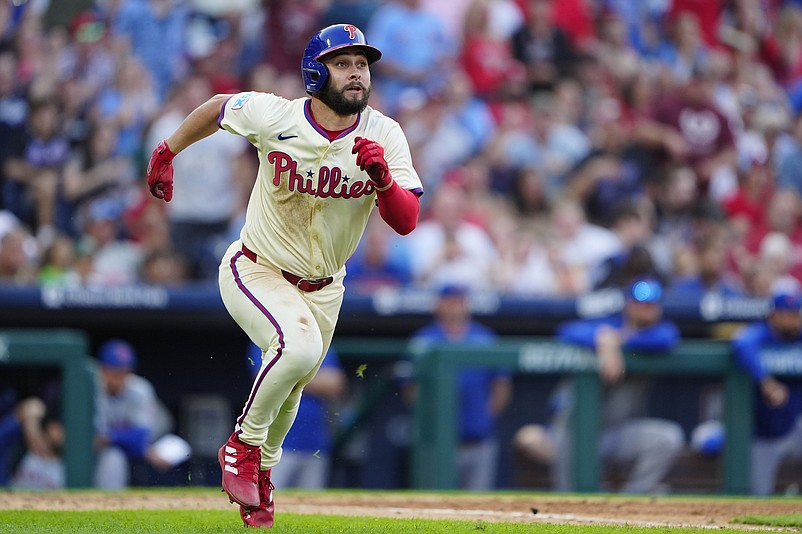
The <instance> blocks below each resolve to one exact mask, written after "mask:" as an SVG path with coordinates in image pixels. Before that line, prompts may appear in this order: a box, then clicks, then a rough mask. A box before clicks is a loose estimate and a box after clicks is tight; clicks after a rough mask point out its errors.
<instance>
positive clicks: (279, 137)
mask: <svg viewBox="0 0 802 534" xmlns="http://www.w3.org/2000/svg"><path fill="white" fill-rule="evenodd" d="M293 137H298V136H297V135H284V134H278V140H279V141H286V140H287V139H292V138H293Z"/></svg>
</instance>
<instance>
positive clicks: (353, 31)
mask: <svg viewBox="0 0 802 534" xmlns="http://www.w3.org/2000/svg"><path fill="white" fill-rule="evenodd" d="M343 30H345V31H347V32H348V34H349V35H350V36H351V37H350V38H351V40H352V41H353V40H354V39H355V38H356V32H358V31H359V28H357V27H356V26H354V25H353V24H346V25H345V26H343Z"/></svg>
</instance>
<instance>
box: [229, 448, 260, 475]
mask: <svg viewBox="0 0 802 534" xmlns="http://www.w3.org/2000/svg"><path fill="white" fill-rule="evenodd" d="M237 449H238V450H237V454H236V456H234V467H236V468H237V469H238V470H240V471H239V472H240V473H243V474H246V475H251V478H253V481H254V482H257V481H258V478H259V462H260V460H261V455H260V453H259V449H258V448H257V449H252V448H250V447H244V446H241V447H237ZM242 468H244V469H242Z"/></svg>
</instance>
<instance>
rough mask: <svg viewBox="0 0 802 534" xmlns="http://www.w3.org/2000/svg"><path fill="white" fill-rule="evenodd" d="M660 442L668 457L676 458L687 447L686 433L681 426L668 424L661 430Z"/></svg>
mask: <svg viewBox="0 0 802 534" xmlns="http://www.w3.org/2000/svg"><path fill="white" fill-rule="evenodd" d="M658 442H659V443H660V446H661V448H662V450H663V451H664V453H665V454H666V456H676V455H678V454H679V453H680V452H681V451H682V448H683V447H684V446H685V433H684V432H683V430H682V427H681V426H680V425H678V424H676V423H673V422H666V425H665V426H664V427H663V428H662V429H661V437H660V439H659V440H658Z"/></svg>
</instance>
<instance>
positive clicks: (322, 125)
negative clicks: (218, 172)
mask: <svg viewBox="0 0 802 534" xmlns="http://www.w3.org/2000/svg"><path fill="white" fill-rule="evenodd" d="M379 58H381V52H380V51H379V50H378V49H376V48H374V47H372V46H370V45H369V44H368V43H367V41H366V40H365V36H364V34H363V33H362V31H360V30H359V29H358V28H357V27H356V26H353V25H351V24H338V25H334V26H329V27H327V28H324V29H322V30H320V31H319V32H317V33H316V34H315V35H314V36H312V38H311V39H310V41H309V43H308V45H307V47H306V50H305V51H304V55H303V58H302V60H301V76H302V77H303V82H304V85H305V87H306V91H307V93H308V94H309V95H310V98H306V97H304V98H299V99H296V100H286V99H284V98H281V97H278V96H276V95H273V94H267V93H256V92H244V93H239V94H233V95H216V96H214V97H212V98H211V99H209V100H208V101H207V102H205V103H204V104H201V105H200V106H199V107H198V108H196V109H195V110H194V111H193V112H192V113H191V114H190V115H189V116H188V117H187V118H186V119H185V120H184V122H183V123H182V124H181V125H180V126H179V127H178V128H177V129H176V130H175V132H173V133H172V135H170V136H169V137H168V138H167V139H165V140H164V141H162V142H161V143H159V145H158V147H156V149H155V150H154V151H153V154H152V156H151V159H150V164H149V165H148V170H147V179H148V186H149V188H150V192H151V193H152V194H153V195H154V196H155V197H156V198H160V199H164V200H165V201H167V202H169V201H170V199H171V198H172V193H173V168H172V164H171V162H172V160H173V158H174V157H175V156H176V155H177V154H179V153H180V152H181V151H182V150H184V149H185V148H186V147H188V146H189V145H191V144H192V143H195V142H197V141H199V140H200V139H203V138H205V137H207V136H209V135H211V134H213V133H214V132H215V131H217V129H218V128H222V129H225V130H228V131H229V132H231V133H234V134H237V135H241V136H244V137H246V138H247V139H248V140H249V141H250V142H251V143H252V144H253V145H254V146H255V147H256V148H257V150H258V152H259V174H258V176H257V179H256V183H255V185H254V188H253V191H252V192H251V196H250V200H249V202H248V207H247V211H246V217H245V224H244V226H243V228H242V231H241V233H240V238H239V239H238V240H236V241H235V242H234V243H232V244H231V246H230V247H229V249H228V251H227V252H226V254H225V255H224V257H223V259H222V261H221V264H220V275H219V283H220V294H221V296H222V299H223V302H224V304H225V306H226V308H227V309H228V311H229V313H230V314H231V316H232V317H233V318H234V320H235V321H236V322H237V323H238V324H239V325H240V327H241V328H242V329H243V330H244V331H245V332H246V333H247V334H248V336H249V337H250V338H251V339H252V340H253V341H254V343H256V344H257V345H258V346H259V347H260V348H261V349H262V351H263V358H262V367H261V369H260V370H259V373H258V374H257V375H256V378H255V380H254V383H253V385H252V387H251V391H250V394H249V395H248V399H247V401H246V402H245V406H244V408H243V410H242V415H240V416H239V418H238V419H237V420H236V424H235V425H234V432H233V433H232V434H231V437H230V438H229V439H228V441H227V442H226V443H225V445H223V446H222V447H221V448H220V452H219V454H218V459H219V462H220V467H221V469H222V485H223V489H224V490H225V492H226V493H227V494H228V496H229V498H230V500H231V501H232V502H236V503H238V504H239V505H240V515H241V517H242V520H243V521H244V523H245V525H246V526H255V527H271V526H272V525H273V518H274V505H273V497H272V490H273V485H272V484H271V483H270V468H271V467H273V466H274V465H276V464H277V463H278V462H279V460H280V459H281V445H282V442H283V441H284V436H285V435H286V434H287V431H288V430H289V429H290V427H291V426H292V423H293V421H294V419H295V414H296V411H297V409H298V404H299V402H300V400H301V392H302V391H303V387H304V385H305V384H307V383H308V382H309V381H310V380H311V379H312V377H313V376H314V375H315V373H316V372H317V370H318V367H319V366H320V363H321V361H322V360H323V356H324V355H325V354H326V351H327V350H328V347H329V344H330V343H331V339H332V335H333V332H334V327H335V325H336V323H337V317H338V315H339V311H340V304H341V303H342V299H343V292H344V286H343V278H344V277H345V262H346V260H347V259H348V258H349V257H350V256H351V254H352V253H353V252H354V250H355V249H356V247H357V244H358V243H359V240H360V239H361V237H362V233H363V231H364V229H365V225H366V223H367V220H368V216H369V215H370V212H371V210H372V209H373V207H374V206H375V205H378V208H379V214H380V215H381V217H382V218H383V219H384V221H386V222H387V224H389V225H390V226H391V227H392V228H393V229H394V230H395V231H396V232H398V233H399V234H402V235H404V234H407V233H409V232H411V231H412V230H413V229H414V228H415V226H416V225H417V221H418V215H419V211H420V206H419V202H418V197H419V196H420V195H421V194H422V192H423V188H422V185H421V181H420V178H419V177H418V175H417V173H416V171H415V169H414V168H413V167H412V158H411V156H410V151H409V146H408V143H407V141H406V138H405V137H404V134H403V132H402V131H401V128H400V126H399V125H398V123H397V122H395V121H394V120H392V119H390V118H388V117H386V116H384V115H382V114H381V113H379V112H378V111H376V110H374V109H372V108H370V107H369V106H368V105H367V103H368V98H369V97H370V91H371V82H370V65H371V64H372V63H374V62H376V61H378V60H379Z"/></svg>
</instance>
